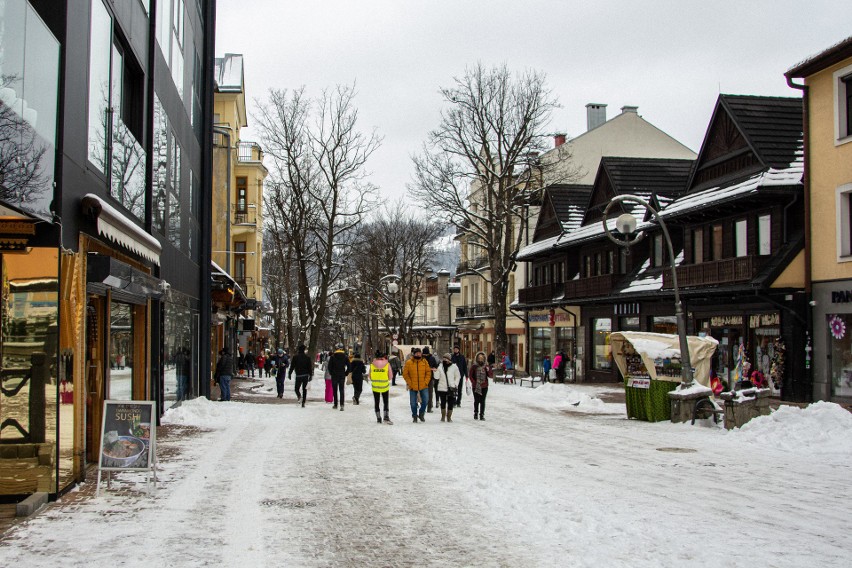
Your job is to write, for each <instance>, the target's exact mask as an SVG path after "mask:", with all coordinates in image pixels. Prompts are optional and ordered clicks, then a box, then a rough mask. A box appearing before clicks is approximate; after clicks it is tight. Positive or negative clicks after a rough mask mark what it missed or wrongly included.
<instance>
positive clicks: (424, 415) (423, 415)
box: [420, 412, 426, 422]
mask: <svg viewBox="0 0 852 568" xmlns="http://www.w3.org/2000/svg"><path fill="white" fill-rule="evenodd" d="M420 422H426V414H425V413H423V412H421V413H420Z"/></svg>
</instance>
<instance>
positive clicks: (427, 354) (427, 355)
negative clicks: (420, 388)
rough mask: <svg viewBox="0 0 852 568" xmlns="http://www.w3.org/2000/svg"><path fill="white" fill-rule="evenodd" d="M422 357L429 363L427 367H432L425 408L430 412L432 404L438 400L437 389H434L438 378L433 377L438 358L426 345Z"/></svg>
mask: <svg viewBox="0 0 852 568" xmlns="http://www.w3.org/2000/svg"><path fill="white" fill-rule="evenodd" d="M423 358H424V359H426V362H427V363H429V368H430V369H432V380H431V381H429V404H428V405H427V409H426V412H432V404H433V403H434V402H435V401H437V400H438V395H437V392H438V391H437V390H436V386H437V385H438V380H437V379H436V378H435V370H436V369H437V368H438V359H436V358H435V356H434V355H432V351H431V350H430V349H429V346H428V345H427V346H426V347H424V348H423Z"/></svg>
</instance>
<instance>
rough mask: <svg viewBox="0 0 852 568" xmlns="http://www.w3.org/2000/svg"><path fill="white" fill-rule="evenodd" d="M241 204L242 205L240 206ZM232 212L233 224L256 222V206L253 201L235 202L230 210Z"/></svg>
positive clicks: (254, 223) (253, 223)
mask: <svg viewBox="0 0 852 568" xmlns="http://www.w3.org/2000/svg"><path fill="white" fill-rule="evenodd" d="M241 205H242V206H241ZM231 211H232V212H233V217H234V219H233V223H234V225H256V224H257V208H256V207H255V206H254V204H253V203H250V204H248V206H246V205H245V204H236V205H234V208H233V209H232V210H231Z"/></svg>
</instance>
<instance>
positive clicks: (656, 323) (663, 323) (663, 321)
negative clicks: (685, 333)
mask: <svg viewBox="0 0 852 568" xmlns="http://www.w3.org/2000/svg"><path fill="white" fill-rule="evenodd" d="M651 331H653V332H654V333H670V334H673V335H674V334H677V318H676V317H675V316H654V317H652V318H651Z"/></svg>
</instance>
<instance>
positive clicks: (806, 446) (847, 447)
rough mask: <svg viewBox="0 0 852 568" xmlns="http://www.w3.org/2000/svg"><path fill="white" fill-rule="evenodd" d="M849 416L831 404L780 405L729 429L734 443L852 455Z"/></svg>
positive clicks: (848, 413) (851, 430) (851, 428)
mask: <svg viewBox="0 0 852 568" xmlns="http://www.w3.org/2000/svg"><path fill="white" fill-rule="evenodd" d="M849 432H852V413H850V412H849V411H847V410H846V409H844V408H843V407H841V406H840V405H837V404H835V403H833V402H815V403H814V404H811V405H809V406H808V407H806V408H798V407H795V406H782V407H781V408H779V409H778V410H776V411H775V412H773V413H772V414H770V415H769V416H759V417H757V418H755V419H753V420H751V421H750V422H748V423H747V424H744V425H743V427H742V428H739V429H735V430H732V433H736V437H737V439H738V440H741V441H744V442H754V443H759V444H761V445H764V446H770V447H774V448H776V449H780V450H788V451H795V452H801V453H809V452H814V453H821V452H830V453H832V454H837V455H841V454H846V455H847V456H848V455H850V454H852V437H850V436H849Z"/></svg>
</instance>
